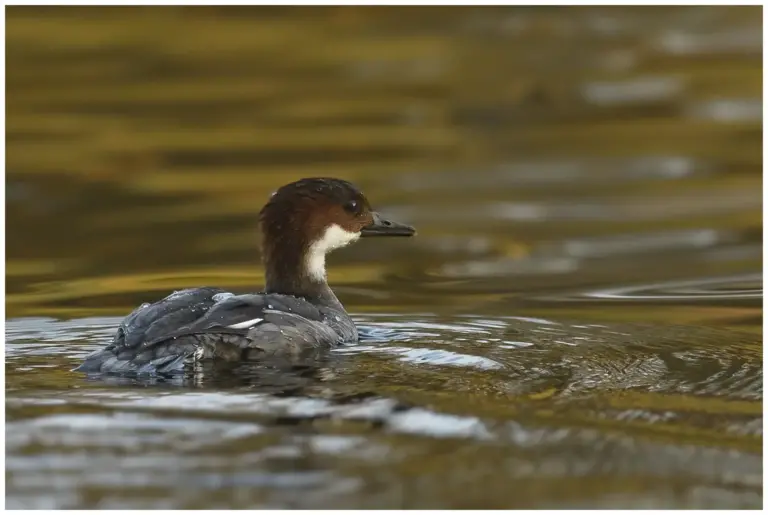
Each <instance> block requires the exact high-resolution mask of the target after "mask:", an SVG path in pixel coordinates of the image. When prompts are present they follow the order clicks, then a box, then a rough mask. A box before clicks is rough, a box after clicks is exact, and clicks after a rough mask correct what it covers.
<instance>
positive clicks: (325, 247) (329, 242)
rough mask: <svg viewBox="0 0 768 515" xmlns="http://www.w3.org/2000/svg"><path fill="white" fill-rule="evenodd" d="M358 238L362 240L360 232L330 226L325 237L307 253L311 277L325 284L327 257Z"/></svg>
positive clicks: (316, 242)
mask: <svg viewBox="0 0 768 515" xmlns="http://www.w3.org/2000/svg"><path fill="white" fill-rule="evenodd" d="M358 238H360V233H359V232H349V231H347V230H346V229H343V228H342V227H340V226H338V225H336V224H332V225H330V226H328V228H327V229H326V230H325V233H324V234H323V237H322V238H320V239H319V240H317V241H315V242H314V243H313V244H312V245H310V247H309V252H307V273H308V275H309V277H311V278H312V279H314V280H315V281H318V282H325V278H326V274H325V255H326V254H328V253H329V252H331V251H333V250H336V249H339V248H341V247H344V246H346V245H349V244H350V243H352V242H353V241H357V239H358Z"/></svg>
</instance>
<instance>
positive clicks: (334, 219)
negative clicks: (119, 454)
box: [75, 177, 416, 375]
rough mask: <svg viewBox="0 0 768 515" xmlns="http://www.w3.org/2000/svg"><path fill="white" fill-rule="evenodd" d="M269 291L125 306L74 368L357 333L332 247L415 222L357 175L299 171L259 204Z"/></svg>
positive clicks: (140, 364) (238, 355)
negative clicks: (377, 205) (331, 281)
mask: <svg viewBox="0 0 768 515" xmlns="http://www.w3.org/2000/svg"><path fill="white" fill-rule="evenodd" d="M258 228H259V232H260V236H261V248H262V261H263V264H264V271H265V285H264V289H263V291H260V292H257V293H246V294H234V293H232V292H229V291H226V290H224V289H222V288H216V287H207V286H206V287H199V288H188V289H183V290H180V291H176V292H173V293H171V294H170V295H168V296H167V297H165V298H163V299H161V300H159V301H156V302H154V303H144V304H142V305H140V306H138V307H137V308H136V309H135V310H134V311H132V312H131V313H130V314H128V316H126V317H125V318H124V319H123V320H122V322H121V323H120V324H119V326H118V327H117V329H116V331H115V334H114V337H113V339H112V340H111V342H109V343H108V344H107V345H106V346H105V347H103V348H101V349H99V350H97V351H95V352H93V353H91V354H90V355H88V356H87V357H86V358H85V360H84V361H83V363H82V364H80V365H79V366H78V367H77V368H76V369H75V371H77V372H83V373H86V374H118V375H137V374H149V375H169V374H170V375H173V374H177V373H183V371H184V369H185V367H188V366H189V365H190V364H193V363H196V362H204V361H223V362H240V361H252V360H259V359H264V358H269V357H276V356H277V357H292V356H301V355H304V354H307V353H313V352H317V351H318V350H325V349H331V348H333V347H335V346H339V345H342V344H348V343H354V342H356V341H357V340H358V331H357V327H356V326H355V323H354V322H353V321H352V318H351V317H350V316H349V314H348V313H347V311H346V310H345V309H344V306H343V305H342V303H341V302H340V301H339V299H338V298H337V297H336V295H335V294H334V292H333V290H332V289H331V287H330V286H329V285H328V281H327V276H326V256H327V255H328V254H329V253H331V252H332V251H334V250H336V249H340V248H342V247H345V246H347V245H349V244H351V243H353V242H356V241H358V240H359V239H361V238H369V237H385V236H390V237H395V236H399V237H410V236H413V235H415V233H416V231H415V229H414V228H413V227H411V226H409V225H406V224H402V223H398V222H394V221H391V220H389V219H387V218H384V217H383V216H382V215H381V214H379V213H378V212H376V211H374V210H373V209H372V208H371V205H370V203H369V202H368V200H367V198H366V197H365V195H363V193H362V192H361V191H360V189H358V188H357V187H356V186H355V185H353V184H352V183H350V182H348V181H346V180H342V179H336V178H328V177H316V178H306V179H301V180H298V181H295V182H292V183H290V184H286V185H285V186H282V187H280V188H279V189H278V190H277V191H275V192H274V193H273V194H272V195H271V197H270V198H269V199H268V201H267V203H266V204H265V205H264V206H263V208H262V209H261V211H260V212H259V217H258Z"/></svg>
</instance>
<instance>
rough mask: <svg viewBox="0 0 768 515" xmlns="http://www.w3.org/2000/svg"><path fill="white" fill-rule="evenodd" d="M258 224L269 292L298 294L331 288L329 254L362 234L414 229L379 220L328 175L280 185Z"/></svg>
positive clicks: (350, 190) (348, 186)
mask: <svg viewBox="0 0 768 515" xmlns="http://www.w3.org/2000/svg"><path fill="white" fill-rule="evenodd" d="M259 228H260V230H261V236H262V249H263V254H264V266H265V268H266V275H267V285H266V288H267V291H268V292H274V293H286V294H292V295H298V296H313V295H318V294H319V293H321V292H320V291H319V290H322V289H323V288H324V289H326V290H328V292H330V290H329V289H328V287H327V285H326V282H325V255H326V254H327V253H329V252H331V251H333V250H335V249H338V248H341V247H343V246H345V245H348V244H350V243H352V242H354V241H357V240H358V239H359V238H360V237H369V236H413V235H414V234H415V232H416V231H415V230H414V229H413V227H410V226H407V225H402V224H398V223H395V222H391V221H389V220H386V219H384V218H382V217H381V216H380V215H379V214H378V213H376V212H375V211H373V210H372V209H371V205H370V204H369V203H368V200H367V199H366V198H365V196H364V195H363V194H362V193H361V192H360V190H358V189H357V188H356V187H355V186H354V185H352V184H351V183H349V182H347V181H343V180H340V179H331V178H312V179H302V180H300V181H297V182H293V183H290V184H287V185H285V186H283V187H281V188H280V189H278V190H277V191H276V192H275V193H274V194H273V195H272V197H271V198H270V199H269V201H268V202H267V204H266V205H265V206H264V207H263V208H262V210H261V213H260V214H259ZM331 295H332V294H331ZM334 299H335V297H334Z"/></svg>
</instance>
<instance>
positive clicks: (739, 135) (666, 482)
mask: <svg viewBox="0 0 768 515" xmlns="http://www.w3.org/2000/svg"><path fill="white" fill-rule="evenodd" d="M760 14H761V13H760V11H759V10H758V9H757V8H718V7H687V8H620V9H619V8H568V9H563V8H560V9H547V8H541V9H532V8H510V9H490V8H464V9H456V8H445V9H426V8H412V9H407V10H404V9H390V8H387V9H384V8H378V9H360V8H328V9H315V10H312V9H247V8H237V9H223V8H163V9H158V8H130V9H128V8H119V9H117V8H113V9H93V8H90V9H80V8H78V9H75V8H70V9H53V8H11V9H9V11H8V24H7V48H8V52H7V63H8V71H9V73H8V77H7V83H6V90H7V93H8V102H7V108H6V109H7V116H8V118H7V133H6V141H7V152H8V153H7V156H8V157H7V163H6V165H7V166H6V168H7V176H6V206H7V208H6V209H7V231H6V243H7V245H6V248H7V261H6V315H7V319H6V346H5V352H6V421H7V424H6V487H7V488H6V504H7V506H8V507H9V508H193V507H195V508H196V507H202V508H224V509H231V508H270V507H271V508H543V507H552V508H605V507H615V508H696V507H698V508H712V507H719V508H745V507H758V506H761V505H762V490H761V485H762V309H761V305H762V266H761V262H762V236H761V233H762V221H761V202H762V197H761V169H762V152H761V149H762V145H761V140H762V115H761V111H762V107H761V102H762V99H761V91H762V82H761V77H762V67H761V42H762V26H761V23H760V20H761V16H760ZM312 175H332V176H338V177H343V178H346V179H349V180H352V181H354V182H356V183H358V184H359V185H360V186H361V187H362V188H363V189H364V190H365V191H366V192H367V193H368V195H369V197H370V199H371V201H372V203H373V204H374V205H375V206H376V207H377V208H378V209H380V210H381V211H383V212H385V213H387V214H388V215H391V216H392V218H394V219H398V220H401V221H403V222H407V223H411V224H413V225H415V226H416V227H417V228H418V230H419V234H418V236H417V238H415V239H410V240H398V241H386V242H382V241H375V242H372V241H366V242H360V243H358V244H357V245H355V246H353V247H351V248H347V249H344V250H342V251H339V252H337V253H335V254H334V255H333V256H332V257H331V258H329V266H330V270H329V277H330V280H331V282H332V284H333V285H334V287H335V290H336V291H337V294H338V295H339V297H340V298H341V299H342V301H343V302H344V303H345V305H346V307H347V309H348V310H349V311H350V312H351V313H352V314H353V316H354V318H355V320H356V321H357V322H358V324H359V326H360V328H361V333H362V339H361V342H360V343H359V344H356V345H349V346H344V347H341V348H338V349H335V350H334V351H333V352H332V353H330V354H329V355H328V356H326V357H324V358H323V359H321V360H319V361H317V362H312V363H307V364H304V365H302V366H288V365H285V364H266V363H252V364H244V365H242V366H238V367H235V368H234V369H228V370H221V369H218V368H215V367H210V366H203V367H199V368H198V369H196V370H194V371H192V372H191V373H190V374H188V375H187V376H186V377H184V378H182V379H178V380H174V381H161V380H157V379H155V380H141V381H139V380H132V379H110V380H88V379H86V378H84V377H82V376H80V375H78V374H74V373H72V372H71V369H72V368H73V367H74V366H76V365H77V363H78V362H79V361H80V360H81V359H82V358H83V356H85V355H86V354H87V353H89V352H91V351H92V350H94V349H97V348H99V347H100V346H102V345H103V344H104V343H105V342H106V341H108V340H109V338H110V337H111V334H112V332H113V331H114V328H115V326H116V324H117V323H119V320H120V317H121V316H123V315H125V314H126V313H127V312H128V311H130V310H131V309H132V308H133V307H135V305H137V304H138V303H141V302H145V301H151V300H154V299H157V298H160V297H162V296H164V295H166V294H168V293H169V292H171V291H173V290H175V289H180V288H183V287H189V286H201V285H216V286H222V287H227V288H231V289H233V290H234V291H243V292H244V291H252V290H255V289H258V288H259V286H260V285H261V284H262V280H263V273H262V271H261V268H260V266H259V253H258V248H257V241H256V234H255V229H256V227H255V225H256V224H255V213H256V212H257V211H258V209H259V208H260V206H261V205H262V204H263V202H264V201H265V199H266V198H267V197H268V195H269V193H270V192H271V191H273V190H274V189H275V188H276V187H278V186H279V185H281V184H283V183H286V182H288V181H290V180H294V179H297V178H300V177H304V176H312Z"/></svg>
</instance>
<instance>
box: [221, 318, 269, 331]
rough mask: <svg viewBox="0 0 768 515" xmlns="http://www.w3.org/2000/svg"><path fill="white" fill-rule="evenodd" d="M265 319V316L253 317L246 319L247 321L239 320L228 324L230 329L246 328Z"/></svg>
mask: <svg viewBox="0 0 768 515" xmlns="http://www.w3.org/2000/svg"><path fill="white" fill-rule="evenodd" d="M262 320H264V319H263V318H253V319H251V320H246V321H245V322H238V323H236V324H232V325H228V326H227V327H228V328H230V329H245V328H247V327H251V326H252V325H256V324H258V323H259V322H261V321H262Z"/></svg>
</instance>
